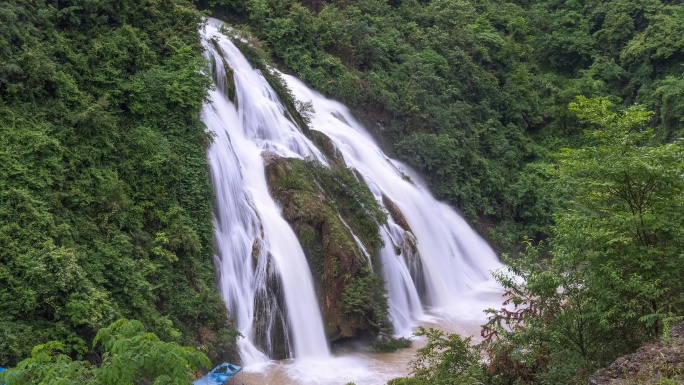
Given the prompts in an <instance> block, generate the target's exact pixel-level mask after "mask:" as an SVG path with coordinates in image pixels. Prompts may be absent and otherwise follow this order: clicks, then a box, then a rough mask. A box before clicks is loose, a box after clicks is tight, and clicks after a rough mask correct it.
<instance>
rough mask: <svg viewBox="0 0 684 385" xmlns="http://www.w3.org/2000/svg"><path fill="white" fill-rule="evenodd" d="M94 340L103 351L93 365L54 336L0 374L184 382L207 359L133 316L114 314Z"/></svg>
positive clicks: (101, 382) (10, 378)
mask: <svg viewBox="0 0 684 385" xmlns="http://www.w3.org/2000/svg"><path fill="white" fill-rule="evenodd" d="M93 344H94V345H101V346H102V348H104V354H103V355H102V357H101V363H100V364H99V365H93V364H91V363H90V362H88V361H72V360H71V358H70V357H69V356H67V355H65V354H63V353H60V352H64V350H65V349H64V348H65V347H64V345H63V344H62V343H60V342H57V341H52V342H48V343H46V344H44V345H38V346H36V347H34V348H33V350H32V352H31V357H30V358H27V359H25V360H23V361H21V362H20V363H19V364H18V365H17V366H16V368H12V369H10V370H8V371H6V372H3V373H2V374H0V381H3V382H5V383H9V384H16V385H22V384H31V385H34V384H41V385H51V384H54V385H58V384H59V385H61V384H65V385H66V384H98V385H106V384H111V385H115V384H116V385H118V384H159V385H161V384H188V383H189V382H190V380H191V379H192V378H193V375H194V372H197V371H199V370H202V369H206V368H208V367H209V366H210V365H211V363H210V362H209V359H208V358H207V357H206V356H205V355H204V354H202V353H200V352H197V351H195V350H194V349H193V348H189V347H183V346H180V345H177V344H175V343H169V342H163V341H161V340H160V339H159V338H158V337H157V336H156V335H154V334H153V333H149V332H147V331H146V330H145V328H144V327H143V325H142V324H141V323H140V322H138V321H129V320H125V319H122V320H119V321H116V322H114V323H113V324H111V325H109V326H108V327H106V328H103V329H101V330H100V331H99V332H98V333H97V336H96V337H95V340H94V341H93Z"/></svg>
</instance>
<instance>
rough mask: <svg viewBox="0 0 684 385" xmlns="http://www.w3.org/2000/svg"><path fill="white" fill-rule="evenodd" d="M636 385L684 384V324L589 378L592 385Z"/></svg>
mask: <svg viewBox="0 0 684 385" xmlns="http://www.w3.org/2000/svg"><path fill="white" fill-rule="evenodd" d="M632 384H663V385H664V384H684V322H683V323H681V324H679V325H677V326H676V327H674V328H672V329H671V330H670V333H669V334H668V335H667V337H664V338H661V339H660V340H659V341H656V342H649V343H647V344H646V345H644V346H642V347H641V348H639V350H637V351H636V353H633V354H630V355H627V356H623V357H620V358H618V359H617V360H615V362H613V364H612V365H610V366H609V367H607V368H604V369H601V370H599V371H598V372H596V374H594V375H593V376H592V377H590V378H589V385H632Z"/></svg>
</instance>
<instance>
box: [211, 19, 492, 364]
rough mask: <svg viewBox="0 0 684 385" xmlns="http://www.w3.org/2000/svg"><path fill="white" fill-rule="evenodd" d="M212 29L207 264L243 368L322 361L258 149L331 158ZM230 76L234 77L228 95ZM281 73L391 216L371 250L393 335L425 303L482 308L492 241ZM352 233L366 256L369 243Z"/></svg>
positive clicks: (307, 276) (314, 321) (320, 338)
mask: <svg viewBox="0 0 684 385" xmlns="http://www.w3.org/2000/svg"><path fill="white" fill-rule="evenodd" d="M220 25H221V23H220V22H219V21H217V20H214V19H209V22H208V24H207V26H206V27H205V30H204V32H203V35H204V45H205V47H206V51H207V55H208V58H209V61H210V62H211V65H212V73H213V76H214V82H215V84H216V89H215V90H212V91H210V95H209V96H210V100H211V102H210V103H208V104H206V106H205V107H204V109H203V120H204V122H205V123H206V125H207V127H208V129H209V130H210V131H211V132H213V133H214V135H215V139H214V142H213V144H212V145H211V147H210V148H209V150H208V155H207V156H208V159H209V164H210V166H211V178H212V183H213V185H214V189H215V195H216V201H215V220H214V225H215V239H216V247H217V255H216V257H215V264H216V266H217V270H218V281H219V285H220V289H221V292H222V295H223V298H224V300H225V301H226V304H227V306H228V309H229V311H230V313H231V315H232V317H233V318H234V321H235V323H236V325H237V328H238V330H239V331H240V332H241V333H242V334H243V335H244V336H245V338H242V339H240V340H239V347H240V354H241V357H242V360H243V363H244V364H246V365H249V364H252V363H257V362H263V361H265V360H268V359H269V357H283V356H288V357H296V358H301V357H318V358H325V357H328V356H329V354H330V353H329V350H328V345H327V341H326V336H325V333H324V328H323V322H322V317H321V312H320V308H319V304H318V301H317V297H316V294H315V292H314V285H313V280H312V275H311V272H310V271H309V266H308V264H307V260H306V257H305V255H304V252H303V251H302V247H301V246H300V244H299V243H298V239H297V237H296V235H295V233H294V232H293V230H292V228H291V227H290V226H289V224H288V223H287V222H286V221H285V219H284V218H283V215H282V212H281V208H280V207H278V205H277V204H276V202H275V201H274V199H273V198H272V197H271V196H270V195H269V189H268V184H267V180H266V175H265V171H264V168H265V163H264V159H263V156H262V155H263V153H264V151H268V152H270V153H274V154H276V155H277V156H281V157H290V158H300V159H304V158H307V159H312V160H316V161H319V162H321V163H323V164H324V165H326V166H327V165H328V163H327V161H326V158H325V156H324V155H322V153H321V152H320V150H319V149H318V148H316V146H315V145H313V144H312V142H311V141H310V140H309V139H308V138H307V137H306V136H305V135H304V134H303V133H302V132H301V131H300V129H299V128H298V127H297V126H296V125H295V124H293V123H292V122H291V121H290V120H288V119H287V118H286V115H287V114H288V113H287V111H286V110H285V108H284V107H283V106H282V105H281V103H280V102H279V100H278V97H277V95H276V93H275V92H274V90H273V89H272V88H271V86H270V85H269V84H268V82H267V81H266V80H265V78H264V77H263V76H262V75H261V73H260V72H259V71H258V70H255V69H253V68H252V67H251V66H250V65H249V63H248V62H247V60H246V59H245V57H244V56H243V55H242V53H240V51H239V50H238V49H237V48H236V47H235V46H234V45H233V44H232V43H231V41H230V40H229V39H228V38H226V37H225V36H223V35H222V34H221V33H220V32H219V30H220ZM227 67H229V68H227ZM227 76H233V77H234V82H235V89H234V96H231V92H233V90H232V89H230V88H231V87H230V86H229V83H230V82H229V81H227V79H228V78H227ZM282 76H283V78H284V79H285V81H286V82H287V84H288V86H289V87H290V88H291V90H292V92H293V94H294V95H295V97H296V98H297V99H298V100H300V101H302V102H311V103H312V105H313V111H314V112H313V113H312V116H311V124H310V127H311V129H312V130H316V131H319V132H321V133H323V134H325V135H327V136H328V137H329V138H330V140H331V142H332V144H333V145H334V146H335V147H336V149H337V151H338V152H339V153H340V154H341V156H342V157H343V159H344V161H345V163H346V164H347V165H348V166H349V167H351V168H354V169H355V170H356V171H357V175H359V177H360V178H362V181H363V182H364V183H365V184H366V185H367V186H368V187H369V189H370V191H371V192H372V194H373V195H374V196H375V199H376V200H377V202H378V203H379V204H380V205H381V206H382V207H384V208H385V209H386V211H387V212H388V213H389V216H388V220H387V223H386V224H384V225H382V227H381V229H380V235H381V237H382V239H383V241H384V244H385V245H384V247H383V248H382V249H381V250H380V251H379V255H378V257H379V259H380V262H381V265H382V272H381V273H382V275H383V276H384V279H385V283H386V289H387V293H388V302H389V308H390V309H389V316H390V320H391V321H392V323H393V324H394V327H395V333H396V334H403V335H405V334H407V333H410V331H411V328H412V327H413V326H414V325H415V322H416V319H418V318H420V317H421V316H422V315H423V309H424V307H425V306H430V307H432V308H435V309H445V310H451V311H455V312H458V313H464V312H468V311H470V309H471V307H472V308H476V311H477V312H479V313H480V314H481V310H482V309H481V307H478V306H477V304H476V302H477V301H476V296H477V293H478V290H479V289H480V288H481V286H482V285H488V284H490V283H491V282H492V281H491V278H490V274H489V272H490V271H491V270H495V269H497V268H499V267H500V264H499V262H498V260H497V258H496V256H495V254H494V252H493V251H492V249H491V248H490V247H489V246H488V245H487V244H486V242H484V240H482V239H481V238H480V237H479V236H478V235H477V234H476V233H475V232H474V231H473V230H472V229H471V228H470V227H469V226H468V225H467V223H466V222H465V221H464V220H463V219H462V218H461V217H460V216H459V215H458V214H457V213H456V212H455V211H454V210H453V209H452V208H451V207H449V206H448V205H446V204H444V203H441V202H439V201H437V200H436V199H435V198H434V197H433V196H432V195H431V194H430V192H429V190H428V188H427V187H426V185H425V184H424V183H423V182H422V181H421V179H420V177H419V176H418V175H416V174H415V173H414V172H413V171H412V170H411V169H410V168H409V167H407V166H406V165H404V164H402V163H401V162H399V161H396V160H394V159H391V158H389V157H387V156H386V155H385V154H384V153H383V152H382V151H381V150H380V148H379V147H378V145H377V144H376V143H375V141H374V140H373V138H372V137H371V135H370V134H369V133H368V132H367V131H366V130H365V128H364V127H363V126H362V125H360V124H359V123H358V122H357V121H356V120H355V119H354V117H353V116H352V115H351V114H350V112H349V111H348V110H347V108H346V107H345V106H344V105H342V104H340V103H338V102H336V101H333V100H329V99H326V98H325V97H323V96H321V95H320V94H318V93H316V92H315V91H312V90H311V89H309V88H308V87H307V86H306V85H304V84H303V83H302V82H301V81H299V80H298V79H296V78H294V77H291V76H287V75H282ZM228 80H229V79H228ZM232 97H234V99H235V102H233V101H231V98H232ZM340 220H341V221H342V222H343V223H344V224H345V226H346V227H347V228H348V229H349V230H350V231H351V228H350V227H349V226H348V225H347V224H346V222H344V219H342V218H341V217H340ZM352 235H353V236H354V239H355V240H356V243H357V245H358V246H359V248H360V249H361V251H362V253H363V255H364V256H366V258H368V259H369V260H370V258H371V256H370V254H369V253H372V252H374V251H373V250H370V251H369V250H366V249H365V248H364V247H363V244H362V242H361V241H360V240H359V239H358V238H357V237H356V235H354V234H353V233H352ZM369 264H370V263H369ZM473 304H475V305H473ZM274 341H282V343H274Z"/></svg>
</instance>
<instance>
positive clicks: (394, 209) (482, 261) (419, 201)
mask: <svg viewBox="0 0 684 385" xmlns="http://www.w3.org/2000/svg"><path fill="white" fill-rule="evenodd" d="M283 77H284V78H285V80H286V81H287V83H288V85H289V87H290V88H291V90H292V92H293V94H294V95H295V97H296V98H297V99H299V100H301V101H304V102H309V101H310V102H311V103H312V105H313V109H314V111H315V114H314V116H313V119H312V123H311V127H312V128H313V129H315V130H319V131H321V132H323V133H324V134H326V135H327V136H328V137H329V138H330V139H331V140H332V142H333V143H334V144H335V146H336V148H337V150H338V151H339V152H340V153H341V154H342V156H343V158H344V161H345V162H346V164H347V165H348V166H349V167H353V168H354V169H356V170H357V171H358V172H359V173H360V174H361V175H362V176H363V178H364V180H365V182H366V184H367V185H368V186H369V187H370V189H371V191H372V192H373V194H374V195H375V197H376V199H377V200H378V202H379V203H381V204H382V205H383V206H384V207H385V208H386V209H387V211H388V212H390V214H393V215H391V216H390V220H389V223H388V225H387V226H386V227H385V228H384V229H383V235H384V239H385V247H384V249H383V250H381V258H382V263H383V264H384V269H383V271H384V274H385V280H386V282H387V289H388V295H389V301H390V316H391V318H392V319H393V321H394V322H395V327H397V328H398V329H399V330H400V331H401V330H402V329H405V328H407V327H408V326H410V323H411V322H410V320H411V319H415V318H416V317H418V316H419V315H420V314H421V311H422V310H421V309H422V307H421V305H420V304H419V302H418V301H419V298H420V300H421V301H422V305H427V306H431V307H434V308H441V309H445V310H452V311H453V310H455V311H458V312H463V311H466V310H468V311H471V310H473V309H471V308H472V307H473V306H475V307H477V310H476V311H478V312H481V310H482V309H481V308H479V307H478V306H477V304H476V303H473V296H474V295H475V294H477V291H478V290H479V289H480V288H481V287H482V285H483V284H485V285H487V284H491V282H492V281H491V277H490V273H489V272H490V271H492V270H496V269H498V268H499V267H500V263H499V261H498V259H497V257H496V255H495V253H494V251H493V250H492V249H491V247H489V245H488V244H487V243H486V242H485V241H484V240H483V239H482V238H481V237H480V236H479V235H478V234H477V233H475V232H474V231H473V230H472V229H471V228H470V227H469V226H468V224H467V223H466V222H465V220H464V219H463V218H461V217H460V216H459V215H458V214H457V213H456V212H455V211H454V209H452V208H451V207H449V206H448V205H446V204H444V203H442V202H439V201H437V200H436V199H435V198H434V197H433V196H432V194H431V193H430V191H429V190H428V188H427V187H426V185H425V183H423V182H422V181H421V179H420V177H419V176H418V175H416V174H415V173H414V172H413V171H412V170H411V169H410V168H408V167H407V166H405V165H404V164H402V163H401V162H399V161H397V160H394V159H390V158H389V157H387V156H386V155H385V154H384V153H383V152H382V151H381V150H380V148H379V147H378V145H377V144H376V143H375V141H374V139H373V138H372V137H371V135H370V134H369V133H368V131H366V129H365V128H364V127H363V126H362V125H361V124H359V122H357V121H356V119H354V117H353V116H352V115H351V113H350V112H349V110H348V109H347V108H346V107H345V106H344V105H342V104H341V103H338V102H336V101H334V100H330V99H326V98H325V97H323V96H322V95H320V94H318V93H317V92H315V91H313V90H311V89H309V88H308V87H307V86H306V85H305V84H304V83H302V82H301V81H300V80H299V79H297V78H295V77H292V76H288V75H284V76H283ZM394 213H398V214H397V215H394ZM398 222H399V223H398ZM388 241H389V242H388ZM395 249H399V251H400V252H396V250H395Z"/></svg>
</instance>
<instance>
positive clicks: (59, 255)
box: [0, 0, 233, 365]
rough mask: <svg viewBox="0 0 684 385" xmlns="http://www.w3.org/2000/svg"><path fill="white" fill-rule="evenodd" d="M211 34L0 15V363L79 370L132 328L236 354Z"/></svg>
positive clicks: (66, 9) (164, 16) (39, 5)
mask: <svg viewBox="0 0 684 385" xmlns="http://www.w3.org/2000/svg"><path fill="white" fill-rule="evenodd" d="M200 25H201V19H200V14H199V13H198V12H197V11H195V10H194V9H193V8H192V6H191V4H190V3H188V2H187V1H184V0H174V1H167V2H141V3H136V2H129V1H124V2H121V1H109V0H102V1H72V2H68V3H64V2H44V1H38V2H35V1H25V0H11V1H5V2H2V4H0V185H1V186H2V189H1V191H0V243H1V244H2V248H0V286H2V287H3V288H6V289H5V290H3V291H2V293H0V307H1V308H2V309H3V311H2V314H0V328H1V329H2V330H3V332H2V333H3V334H4V335H3V337H2V338H0V362H3V363H5V364H8V365H13V364H15V363H16V362H18V361H20V360H21V359H23V358H25V357H28V356H29V354H30V353H31V351H30V347H31V346H34V345H38V344H40V343H42V342H43V341H47V340H57V341H60V342H61V343H62V344H63V347H64V350H63V352H64V353H66V354H68V355H70V356H71V357H72V358H77V357H82V356H84V355H85V354H87V353H88V352H89V351H90V341H91V340H92V339H93V338H94V336H95V333H96V331H97V330H98V329H101V328H103V327H104V326H106V325H108V324H109V323H111V322H112V321H114V320H116V319H118V318H121V317H130V318H136V319H140V320H141V321H142V322H144V323H145V324H146V325H148V326H149V327H151V328H152V330H153V331H154V332H156V333H158V334H159V335H160V336H163V337H164V338H167V337H168V338H173V339H175V340H176V341H177V342H181V343H184V344H189V345H194V346H200V345H205V346H206V348H207V349H208V353H209V355H210V356H211V357H212V358H214V359H216V358H217V357H218V356H225V354H226V353H227V351H228V350H230V349H231V344H232V341H233V340H232V338H230V334H231V333H233V332H232V331H231V328H230V325H229V323H228V319H227V315H226V309H225V305H224V304H223V302H222V300H221V298H220V297H219V294H218V292H217V290H216V289H215V286H214V272H213V266H212V262H211V255H212V250H211V245H212V239H213V232H212V225H211V223H212V222H211V220H212V219H211V211H212V207H211V187H210V185H209V183H208V177H207V172H206V167H207V164H206V157H205V144H206V143H207V138H208V135H207V134H206V133H205V127H204V125H203V124H202V122H201V121H200V119H199V116H198V113H199V110H200V108H201V106H202V104H203V103H204V101H205V98H206V91H207V89H208V87H209V84H210V79H209V77H208V75H207V74H206V71H205V63H204V59H203V58H202V54H201V47H200V45H199V33H198V28H199V27H200ZM5 336H6V337H5ZM218 336H221V338H222V340H220V341H219V340H217V339H216V338H218Z"/></svg>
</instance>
